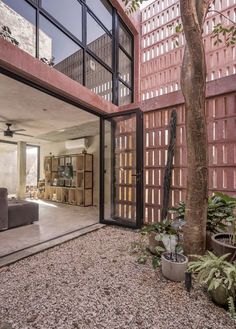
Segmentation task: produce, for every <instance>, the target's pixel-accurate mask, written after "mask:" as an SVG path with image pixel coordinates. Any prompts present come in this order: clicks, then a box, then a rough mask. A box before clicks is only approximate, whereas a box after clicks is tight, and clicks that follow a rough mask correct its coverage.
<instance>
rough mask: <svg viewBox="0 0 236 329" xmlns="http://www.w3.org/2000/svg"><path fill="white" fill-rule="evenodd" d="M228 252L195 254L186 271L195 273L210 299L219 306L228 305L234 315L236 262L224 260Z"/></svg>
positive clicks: (233, 315)
mask: <svg viewBox="0 0 236 329" xmlns="http://www.w3.org/2000/svg"><path fill="white" fill-rule="evenodd" d="M227 257H228V254H226V255H223V256H221V257H217V256H215V255H214V254H213V253H212V252H209V251H208V253H207V254H206V255H203V256H196V258H197V259H196V260H195V261H193V262H190V263H189V264H188V271H189V272H192V273H193V274H196V275H197V277H196V278H197V281H198V282H199V283H200V284H201V285H202V286H205V287H206V288H207V291H208V293H209V294H210V296H211V298H212V300H213V301H214V302H215V303H217V304H218V305H221V306H227V305H228V307H229V311H230V314H231V316H232V317H235V315H236V313H235V307H234V303H235V296H236V264H235V263H234V264H231V263H229V262H227V261H226V259H227Z"/></svg>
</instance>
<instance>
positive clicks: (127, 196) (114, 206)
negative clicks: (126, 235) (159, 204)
mask: <svg viewBox="0 0 236 329" xmlns="http://www.w3.org/2000/svg"><path fill="white" fill-rule="evenodd" d="M104 154H105V159H104V165H105V182H104V184H105V188H104V193H105V195H104V202H105V205H104V216H105V219H108V220H109V219H113V220H116V221H119V222H121V223H124V224H125V223H127V224H128V223H131V224H135V222H136V115H135V114H132V115H127V116H121V117H120V116H119V117H117V118H112V119H110V120H109V121H107V122H106V125H105V149H104Z"/></svg>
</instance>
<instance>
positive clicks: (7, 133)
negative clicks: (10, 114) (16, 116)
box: [0, 122, 34, 137]
mask: <svg viewBox="0 0 236 329" xmlns="http://www.w3.org/2000/svg"><path fill="white" fill-rule="evenodd" d="M5 124H6V126H7V128H6V129H5V130H0V132H3V135H4V136H5V137H13V136H14V135H20V136H26V137H34V136H31V135H27V134H22V133H20V131H26V130H25V129H14V130H12V129H11V126H12V123H8V122H6V123H5Z"/></svg>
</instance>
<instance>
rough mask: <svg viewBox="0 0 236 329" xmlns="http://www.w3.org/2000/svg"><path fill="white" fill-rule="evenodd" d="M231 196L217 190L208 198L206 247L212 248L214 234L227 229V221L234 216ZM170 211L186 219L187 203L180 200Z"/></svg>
mask: <svg viewBox="0 0 236 329" xmlns="http://www.w3.org/2000/svg"><path fill="white" fill-rule="evenodd" d="M229 198H230V197H229V196H228V195H226V194H223V193H220V192H216V193H215V194H214V195H212V196H210V197H209V198H208V209H207V227H206V229H207V234H206V247H207V249H208V250H212V248H213V247H212V239H211V238H212V235H213V234H216V233H220V232H224V231H225V230H226V228H227V227H228V226H227V222H229V221H230V220H231V218H232V210H233V208H234V207H235V204H234V202H232V201H231V200H230V199H229ZM169 213H171V214H177V218H181V219H184V214H185V203H184V202H183V201H180V202H179V203H178V204H177V205H176V206H175V207H173V208H170V209H169Z"/></svg>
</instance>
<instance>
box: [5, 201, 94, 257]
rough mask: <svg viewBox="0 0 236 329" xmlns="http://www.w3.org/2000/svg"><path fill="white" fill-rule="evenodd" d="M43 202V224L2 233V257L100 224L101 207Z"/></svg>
mask: <svg viewBox="0 0 236 329" xmlns="http://www.w3.org/2000/svg"><path fill="white" fill-rule="evenodd" d="M32 202H37V203H39V221H36V222H34V223H33V224H31V225H25V226H20V227H17V228H13V229H10V230H7V231H2V232H0V258H1V257H4V256H6V255H9V254H12V253H14V252H16V251H19V250H22V249H25V248H28V247H32V246H35V245H37V244H40V243H43V242H46V241H49V240H51V239H55V238H57V237H60V236H63V235H65V234H68V233H71V232H74V231H77V230H80V229H82V228H85V227H88V226H90V225H93V224H96V223H98V221H99V220H98V218H99V208H98V207H95V206H94V207H78V206H72V205H67V204H62V203H55V202H48V201H42V200H38V201H32Z"/></svg>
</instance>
